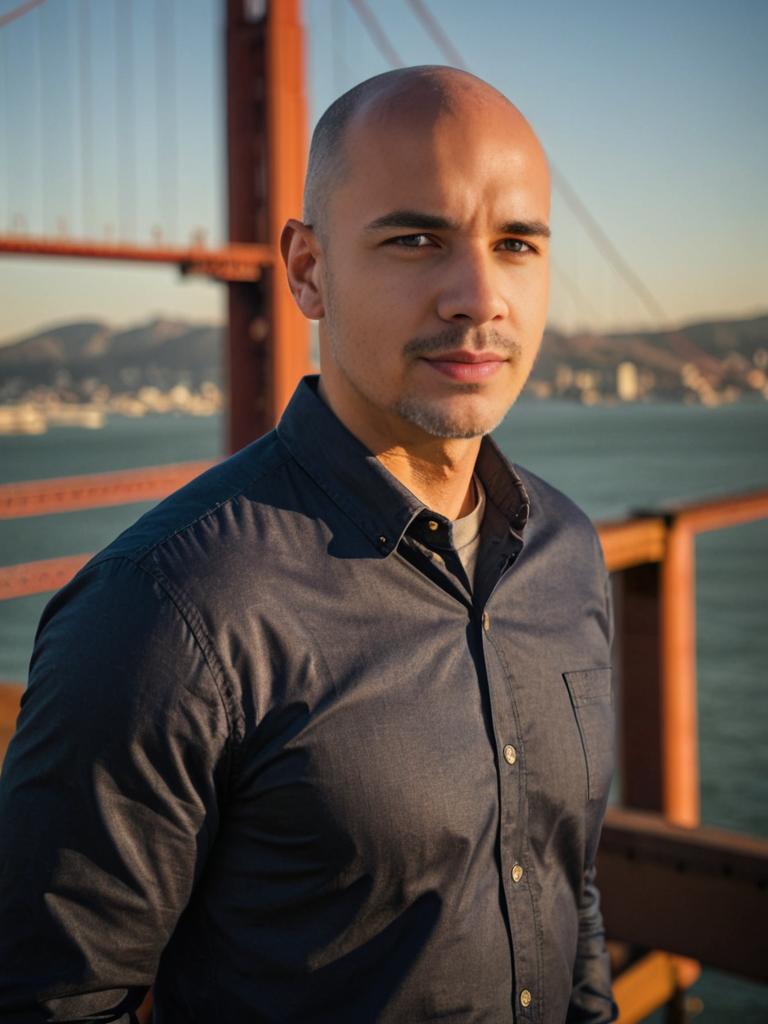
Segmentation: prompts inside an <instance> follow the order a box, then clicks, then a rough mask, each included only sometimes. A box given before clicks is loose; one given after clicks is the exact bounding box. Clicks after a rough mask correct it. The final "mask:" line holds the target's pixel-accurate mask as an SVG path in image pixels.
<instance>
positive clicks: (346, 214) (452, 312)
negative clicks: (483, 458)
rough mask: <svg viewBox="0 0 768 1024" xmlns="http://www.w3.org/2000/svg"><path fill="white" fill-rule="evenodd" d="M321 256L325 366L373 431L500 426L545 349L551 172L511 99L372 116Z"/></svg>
mask: <svg viewBox="0 0 768 1024" xmlns="http://www.w3.org/2000/svg"><path fill="white" fill-rule="evenodd" d="M346 153H347V169H346V174H345V176H344V179H343V181H342V182H341V183H340V184H339V185H338V187H336V188H335V189H334V191H333V192H332V194H331V197H330V201H329V204H328V208H327V210H326V217H325V226H324V232H323V235H324V239H323V245H322V256H321V260H320V263H319V271H320V288H321V292H322V299H323V306H324V316H323V318H322V319H321V322H320V351H321V373H322V380H323V385H324V388H325V390H326V394H327V396H328V398H329V401H330V403H331V405H332V407H334V408H335V410H336V412H337V414H339V415H340V417H341V418H342V420H344V421H345V422H347V425H348V426H349V427H350V428H351V429H352V430H353V432H356V433H357V434H358V436H360V437H361V438H362V439H363V440H366V439H370V438H376V439H377V440H378V441H379V442H380V443H383V444H387V443H398V442H404V441H407V440H409V439H410V440H413V439H414V438H416V439H417V440H418V439H419V436H420V435H423V434H424V433H426V434H427V435H431V436H433V437H443V438H448V437H473V436H477V435H480V434H484V433H487V432H488V431H490V430H492V429H493V428H494V427H495V426H496V425H497V424H498V423H499V422H500V420H501V419H502V418H503V417H504V415H505V413H506V412H507V410H508V409H509V407H510V405H511V404H512V403H513V402H514V400H515V399H516V398H517V396H518V394H519V392H520V390H521V388H522V386H523V384H524V383H525V380H526V378H527V377H528V374H529V372H530V369H531V367H532V365H533V362H534V359H535V357H536V354H537V351H538V348H539V344H540V340H541V335H542V332H543V329H544V323H545V316H546V303H547V290H548V241H547V234H548V230H547V223H548V216H549V181H548V174H547V169H546V164H545V161H544V158H543V156H542V154H541V151H540V149H539V148H538V145H537V144H536V143H535V140H534V139H533V136H532V135H531V134H530V130H529V129H528V128H527V126H526V125H525V123H524V122H522V120H521V119H517V118H516V117H513V116H512V115H511V114H510V113H509V112H507V110H506V109H505V108H503V107H501V106H500V104H491V105H490V106H489V108H488V109H487V110H486V109H485V108H482V109H481V110H479V111H477V112H476V115H475V116H474V117H472V116H462V115H461V113H456V112H454V113H446V114H442V115H441V116H439V117H437V118H435V117H434V116H433V115H431V114H430V115H429V116H428V117H426V118H422V119H421V122H420V119H419V116H418V113H417V114H416V115H415V116H414V117H412V118H409V119H407V120H406V119H405V118H403V117H402V116H398V117H392V116H389V117H381V118H379V119H378V120H372V119H368V121H367V122H366V123H364V124H363V125H362V126H355V125H353V126H352V127H350V129H349V130H348V135H347V140H346Z"/></svg>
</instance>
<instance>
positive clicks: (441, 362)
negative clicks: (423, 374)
mask: <svg viewBox="0 0 768 1024" xmlns="http://www.w3.org/2000/svg"><path fill="white" fill-rule="evenodd" d="M421 361H422V362H425V363H428V364H429V366H430V367H431V368H432V369H433V370H436V371H437V372H438V373H442V374H443V375H444V376H445V377H449V378H450V379H451V380H456V381H460V382H461V383H465V384H474V383H479V382H481V381H484V380H487V379H488V378H489V377H492V376H493V374H495V373H498V371H499V370H500V369H501V367H502V366H503V365H504V363H506V362H507V361H508V357H507V356H502V355H499V353H498V352H489V351H480V352H477V351H471V350H469V349H459V350H457V351H455V352H440V353H438V354H436V355H434V356H422V357H421Z"/></svg>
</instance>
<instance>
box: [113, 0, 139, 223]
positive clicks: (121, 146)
mask: <svg viewBox="0 0 768 1024" xmlns="http://www.w3.org/2000/svg"><path fill="white" fill-rule="evenodd" d="M133 9H134V8H133V4H131V3H126V2H125V0H118V2H117V3H116V4H115V49H116V56H117V59H116V61H115V72H116V79H115V88H116V98H115V106H116V110H117V118H116V132H117V134H116V140H115V141H116V155H117V181H118V189H119V194H118V206H119V210H120V235H121V237H122V238H123V239H125V238H129V237H134V236H135V230H136V125H135V113H136V111H135V104H134V93H133Z"/></svg>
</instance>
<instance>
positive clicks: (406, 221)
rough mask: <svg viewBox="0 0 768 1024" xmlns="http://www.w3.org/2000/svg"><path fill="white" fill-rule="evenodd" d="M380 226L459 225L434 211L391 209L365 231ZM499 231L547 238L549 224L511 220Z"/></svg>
mask: <svg viewBox="0 0 768 1024" xmlns="http://www.w3.org/2000/svg"><path fill="white" fill-rule="evenodd" d="M382 228H411V229H422V230H425V229H426V230H431V231H457V230H458V228H459V225H458V224H457V223H456V222H455V221H452V220H449V219H448V218H447V217H439V216H437V215H435V214H434V213H423V212H422V211H420V210H393V211H392V212H391V213H385V214H384V215H383V216H381V217H377V218H376V219H375V220H372V221H371V222H370V224H366V226H365V230H366V231H379V230H381V229H382ZM499 232H500V233H501V234H504V235H524V236H526V237H528V238H533V237H538V238H549V236H550V234H551V232H550V230H549V226H548V225H547V224H545V223H544V221H541V220H512V221H508V222H507V223H505V224H501V225H500V227H499Z"/></svg>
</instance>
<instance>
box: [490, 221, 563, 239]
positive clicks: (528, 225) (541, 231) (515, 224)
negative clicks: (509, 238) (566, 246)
mask: <svg viewBox="0 0 768 1024" xmlns="http://www.w3.org/2000/svg"><path fill="white" fill-rule="evenodd" d="M501 231H502V234H505V235H527V236H528V237H529V238H531V237H539V238H549V236H550V235H551V234H552V232H551V231H550V230H549V225H548V224H545V223H544V221H543V220H511V221H509V223H508V224H502V225H501Z"/></svg>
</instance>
